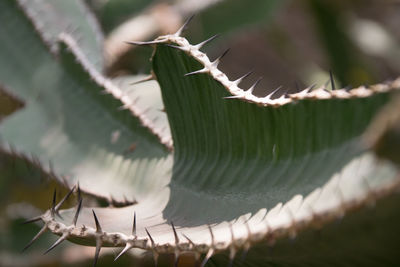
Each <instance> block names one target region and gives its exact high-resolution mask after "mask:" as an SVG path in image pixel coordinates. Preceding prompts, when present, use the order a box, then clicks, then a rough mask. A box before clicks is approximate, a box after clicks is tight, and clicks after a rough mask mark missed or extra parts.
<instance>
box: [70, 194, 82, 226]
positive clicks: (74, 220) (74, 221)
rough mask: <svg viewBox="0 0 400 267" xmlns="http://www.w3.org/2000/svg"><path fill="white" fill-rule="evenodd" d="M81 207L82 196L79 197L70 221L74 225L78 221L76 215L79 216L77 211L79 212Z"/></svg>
mask: <svg viewBox="0 0 400 267" xmlns="http://www.w3.org/2000/svg"><path fill="white" fill-rule="evenodd" d="M81 207H82V198H81V199H79V202H78V206H77V207H76V211H75V215H74V219H73V221H72V223H73V224H74V226H76V222H77V221H78V216H79V213H80V211H81Z"/></svg>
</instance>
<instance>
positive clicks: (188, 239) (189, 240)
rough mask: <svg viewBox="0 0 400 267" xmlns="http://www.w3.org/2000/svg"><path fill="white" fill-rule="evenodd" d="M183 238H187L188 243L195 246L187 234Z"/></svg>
mask: <svg viewBox="0 0 400 267" xmlns="http://www.w3.org/2000/svg"><path fill="white" fill-rule="evenodd" d="M182 235H183V237H185V238H186V239H187V241H188V242H189V243H190V245H192V246H193V247H194V246H195V244H194V242H193V241H192V240H191V239H190V238H189V237H188V236H187V235H185V234H182Z"/></svg>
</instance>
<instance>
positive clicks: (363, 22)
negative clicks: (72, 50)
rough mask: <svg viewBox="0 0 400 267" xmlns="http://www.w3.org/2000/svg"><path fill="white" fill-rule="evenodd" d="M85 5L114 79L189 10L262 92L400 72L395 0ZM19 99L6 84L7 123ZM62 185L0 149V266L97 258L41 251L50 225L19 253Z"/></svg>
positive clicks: (140, 69) (139, 63)
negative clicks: (33, 220) (101, 35)
mask: <svg viewBox="0 0 400 267" xmlns="http://www.w3.org/2000/svg"><path fill="white" fill-rule="evenodd" d="M49 2H50V0H49ZM86 4H87V5H88V6H89V8H90V9H91V10H92V11H93V12H94V14H95V15H96V16H97V18H98V20H99V23H100V25H101V28H102V31H103V33H104V62H105V67H104V73H105V74H106V75H107V76H109V77H112V78H114V77H118V76H123V75H130V74H148V73H149V72H150V62H149V58H150V57H151V53H152V49H151V48H149V47H137V46H129V45H126V44H125V43H124V42H125V41H147V40H151V39H153V38H155V37H157V36H158V35H161V34H166V33H172V32H174V31H176V30H177V29H178V28H179V27H180V26H181V25H182V23H183V22H184V21H185V20H186V19H187V18H188V17H190V16H191V15H192V14H196V16H195V17H194V19H193V20H192V22H191V23H190V26H189V29H188V30H187V31H186V33H185V36H186V37H187V38H188V40H189V41H190V42H191V43H194V44H195V43H199V42H201V41H203V40H205V39H207V38H209V37H211V36H213V35H215V34H220V35H221V36H219V37H218V38H217V39H216V40H215V41H213V42H212V43H210V44H208V45H207V46H206V47H205V48H203V51H206V52H207V54H208V55H209V57H210V58H211V59H214V58H216V57H218V56H219V55H220V54H222V52H223V51H225V50H226V49H227V48H230V52H229V53H228V54H227V55H226V57H224V59H223V61H222V63H221V65H220V68H221V70H223V71H225V72H226V73H227V75H228V77H230V78H231V79H235V78H238V77H240V76H242V75H243V74H245V73H247V72H248V71H250V70H253V71H254V74H253V75H252V76H251V78H248V79H246V81H244V82H243V83H242V85H243V87H246V86H247V87H250V86H251V84H252V83H253V82H254V81H255V80H256V79H257V78H258V77H260V76H262V77H263V80H262V81H261V83H260V84H259V85H258V87H257V88H256V91H255V93H256V94H258V95H260V96H263V95H265V94H267V93H268V92H271V91H273V90H274V89H275V88H277V87H279V86H282V89H281V90H279V91H278V92H277V93H276V96H279V95H280V94H283V93H286V92H295V91H296V90H298V89H297V88H305V87H307V86H310V85H312V84H316V85H317V86H322V85H325V84H326V85H327V87H328V88H330V87H329V86H330V82H329V77H330V76H329V72H330V71H332V73H333V75H334V77H335V82H336V85H337V87H349V88H350V87H357V86H360V85H369V84H374V83H378V82H384V81H386V80H390V79H394V78H396V77H398V76H399V70H400V27H399V26H400V1H398V0H296V1H290V0H252V1H246V0H202V1H198V0H174V1H173V0H169V1H167V0H165V1H161V0H160V1H150V0H112V1H111V0H87V1H86ZM19 108H23V103H21V102H19V101H18V100H17V99H16V98H15V97H13V96H12V95H9V94H7V93H5V91H4V90H2V89H1V88H0V123H1V120H2V119H4V118H5V117H6V116H7V115H9V114H11V113H12V112H14V111H15V110H18V109H19ZM16 170H17V171H16ZM55 187H56V184H55V183H54V182H51V180H49V179H48V177H46V176H45V175H44V174H43V173H42V172H41V171H40V170H38V169H37V168H36V167H35V166H32V164H31V163H29V161H27V160H26V159H24V158H22V157H21V158H15V159H10V158H9V157H6V156H5V155H4V154H3V152H2V151H1V150H0V235H1V239H0V266H73V265H74V266H91V264H92V260H93V255H94V249H93V248H83V247H78V246H73V245H71V244H70V243H68V242H65V243H63V244H61V245H60V246H59V247H58V248H56V249H55V250H54V251H52V252H51V253H50V254H48V255H45V256H44V255H42V254H43V252H44V251H45V249H46V248H47V247H48V246H49V245H50V244H52V243H53V242H54V241H55V240H56V239H57V237H56V236H54V235H51V234H46V235H44V236H43V237H41V238H40V239H39V242H37V243H35V244H34V245H33V247H32V248H30V250H28V251H27V252H24V253H23V254H22V253H21V250H22V248H23V247H24V246H25V244H26V243H28V242H29V240H30V239H31V238H32V237H33V236H34V235H35V234H36V233H37V232H38V231H39V229H40V227H41V225H40V224H37V225H36V224H30V225H22V224H21V222H23V221H24V220H26V219H28V218H30V217H33V216H35V215H37V214H40V212H41V210H45V209H47V208H49V205H50V202H51V196H52V192H53V189H54V188H55ZM57 188H60V187H59V186H58V187H57ZM66 192H67V190H66V189H63V190H62V189H60V190H59V192H58V193H59V195H62V194H65V193H66ZM87 201H89V202H90V201H92V202H93V201H95V200H91V199H90V198H89V199H88V200H87ZM70 204H71V205H72V204H73V203H70ZM118 252H119V250H118V249H109V250H103V254H104V255H103V256H102V258H101V260H100V261H99V264H98V266H108V265H109V264H111V263H112V260H113V258H114V257H115V256H116V255H117V253H118ZM137 253H140V252H137ZM152 264H153V262H152V259H151V258H144V259H143V260H137V259H136V260H135V259H133V258H132V257H129V256H124V257H121V259H120V260H119V262H118V266H143V265H150V266H151V265H152ZM180 265H181V266H184V265H185V261H184V260H183V261H181V263H180Z"/></svg>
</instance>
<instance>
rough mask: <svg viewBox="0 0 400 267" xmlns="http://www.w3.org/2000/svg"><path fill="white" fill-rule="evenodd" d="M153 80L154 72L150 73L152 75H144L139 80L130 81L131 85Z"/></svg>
mask: <svg viewBox="0 0 400 267" xmlns="http://www.w3.org/2000/svg"><path fill="white" fill-rule="evenodd" d="M151 80H154V75H153V74H150V75H148V76H146V77H144V78H143V79H140V80H138V81H136V82H133V83H130V84H129V85H135V84H139V83H144V82H148V81H151Z"/></svg>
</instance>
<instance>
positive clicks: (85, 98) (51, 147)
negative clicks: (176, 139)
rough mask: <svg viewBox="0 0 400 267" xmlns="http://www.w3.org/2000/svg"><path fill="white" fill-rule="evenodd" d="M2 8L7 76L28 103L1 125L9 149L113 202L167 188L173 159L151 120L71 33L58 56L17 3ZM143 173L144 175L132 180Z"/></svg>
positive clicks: (1, 53) (2, 75) (1, 66)
mask: <svg viewBox="0 0 400 267" xmlns="http://www.w3.org/2000/svg"><path fill="white" fill-rule="evenodd" d="M0 10H1V11H0V12H1V16H0V18H1V20H2V22H1V24H2V25H3V26H2V27H1V29H0V31H1V32H0V38H1V46H2V49H0V57H1V58H2V61H1V63H0V81H2V83H4V84H5V85H7V87H8V88H9V89H10V90H13V93H14V94H16V95H17V96H24V98H25V100H26V103H25V108H24V109H23V110H20V111H19V112H16V113H14V114H12V115H11V116H9V117H7V118H6V119H5V120H4V121H2V123H1V125H0V135H1V138H2V145H3V147H5V148H6V149H8V150H9V151H11V149H10V148H9V147H8V145H15V151H16V153H18V154H24V155H35V156H37V157H38V161H39V164H40V165H41V167H42V168H43V169H44V170H45V171H47V172H48V173H53V174H54V175H55V176H56V177H57V178H58V179H59V180H60V181H62V182H63V177H64V178H65V179H66V180H67V182H68V184H69V186H70V187H72V186H73V185H75V184H76V183H77V182H78V181H79V183H80V186H81V189H82V190H84V191H86V192H88V193H91V194H93V195H96V196H100V197H102V198H105V199H108V200H111V198H112V199H113V200H115V201H117V202H120V203H121V202H122V203H124V202H126V200H129V201H128V202H129V203H131V202H134V201H136V200H139V199H140V198H141V195H142V193H143V192H144V191H145V190H144V189H145V188H146V187H148V186H152V185H153V184H154V186H156V187H158V186H160V188H162V187H163V185H164V183H163V182H158V181H157V179H162V178H163V177H164V176H167V177H168V174H166V173H168V169H169V168H170V167H168V166H170V163H168V162H169V160H168V158H169V156H168V153H167V149H166V148H165V146H164V145H162V144H161V141H160V139H162V138H161V136H158V137H157V134H155V132H154V131H157V129H153V128H151V127H150V126H152V122H151V121H150V119H147V117H146V116H145V115H144V113H143V112H142V111H141V110H139V109H138V108H136V107H135V105H134V104H132V101H131V99H129V97H127V96H124V95H123V93H122V91H121V90H120V89H119V88H118V87H116V86H115V85H114V84H112V82H111V81H109V80H107V79H105V78H104V77H103V76H101V74H100V73H99V72H98V71H97V70H96V69H95V68H94V67H93V66H92V64H91V63H90V61H89V60H88V59H86V57H85V56H84V54H83V52H82V51H81V50H80V49H79V47H78V45H77V44H76V42H75V41H74V40H73V38H72V37H71V36H70V35H68V34H61V35H60V37H59V38H60V51H59V53H58V54H57V57H58V59H57V58H55V57H54V56H52V55H51V54H50V53H49V52H48V51H47V47H46V46H45V45H44V44H43V42H42V41H41V40H40V37H39V36H38V35H37V34H36V33H35V32H33V31H32V29H33V28H32V24H30V23H31V22H30V21H28V20H26V19H25V18H24V17H23V16H21V13H20V12H21V11H20V9H19V7H18V6H17V5H16V3H15V2H13V1H6V2H2V3H1V8H0ZM16 29H18V30H16ZM26 58H29V59H30V64H29V65H27V64H26ZM82 64H83V65H82ZM16 74H18V75H16ZM21 77H23V78H21ZM104 93H105V94H104ZM120 107H123V109H122V110H120V109H119V108H120ZM160 113H161V112H160ZM21 127H23V129H27V130H22V128H21ZM167 142H168V140H167V141H166V143H167ZM133 145H134V146H136V149H132V146H133ZM162 165H163V166H164V167H162ZM135 172H138V173H137V176H136V177H137V178H138V179H137V180H136V178H135V179H130V178H129V177H132V175H134V173H135ZM149 172H154V173H153V174H152V175H150V176H151V177H154V178H156V180H152V178H149V177H148V176H147V175H148V174H149ZM156 173H157V174H156ZM134 180H136V182H138V184H137V186H132V182H133V181H134ZM134 183H135V182H134ZM134 191H137V194H136V193H135V192H134ZM142 196H144V197H147V195H146V194H144V195H142Z"/></svg>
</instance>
